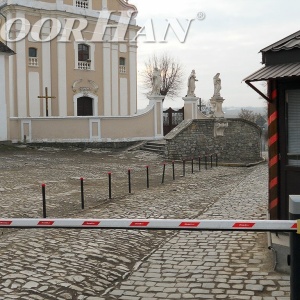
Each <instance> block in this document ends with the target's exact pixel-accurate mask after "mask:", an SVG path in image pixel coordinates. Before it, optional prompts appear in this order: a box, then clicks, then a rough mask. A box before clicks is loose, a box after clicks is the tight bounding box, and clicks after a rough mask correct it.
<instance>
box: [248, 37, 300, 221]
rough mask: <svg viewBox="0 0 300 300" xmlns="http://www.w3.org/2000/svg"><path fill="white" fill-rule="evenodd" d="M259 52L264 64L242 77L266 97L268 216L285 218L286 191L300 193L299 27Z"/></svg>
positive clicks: (287, 216) (287, 214) (286, 216)
mask: <svg viewBox="0 0 300 300" xmlns="http://www.w3.org/2000/svg"><path fill="white" fill-rule="evenodd" d="M261 53H262V61H263V64H265V67H263V68H262V69H260V70H258V71H257V72H255V73H254V74H252V75H250V76H248V77H247V78H246V79H244V81H245V82H246V83H247V84H248V85H249V86H250V87H251V88H253V89H254V90H255V91H256V92H257V93H259V94H260V95H261V96H262V97H263V98H265V99H266V100H267V101H268V127H269V212H270V218H271V220H288V219H289V213H288V212H289V207H288V206H289V195H300V31H298V32H296V33H294V34H292V35H290V36H288V37H286V38H284V39H282V40H280V41H278V42H276V43H274V44H272V45H270V46H268V47H266V48H264V49H262V50H261ZM258 81H266V82H267V85H268V94H267V95H265V94H264V93H263V92H262V91H261V90H260V89H259V88H257V86H255V84H253V83H254V82H258Z"/></svg>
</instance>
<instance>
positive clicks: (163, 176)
mask: <svg viewBox="0 0 300 300" xmlns="http://www.w3.org/2000/svg"><path fill="white" fill-rule="evenodd" d="M165 172H166V164H165V163H164V167H163V175H162V179H161V184H164V182H165Z"/></svg>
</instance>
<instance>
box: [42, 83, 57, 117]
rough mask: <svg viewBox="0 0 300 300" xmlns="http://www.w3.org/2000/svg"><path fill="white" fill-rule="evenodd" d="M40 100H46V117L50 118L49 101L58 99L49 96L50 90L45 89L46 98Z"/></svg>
mask: <svg viewBox="0 0 300 300" xmlns="http://www.w3.org/2000/svg"><path fill="white" fill-rule="evenodd" d="M38 98H39V99H46V117H48V116H49V112H48V111H49V106H48V100H49V99H56V97H52V96H48V88H47V87H46V88H45V96H38Z"/></svg>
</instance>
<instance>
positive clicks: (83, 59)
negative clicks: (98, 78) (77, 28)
mask: <svg viewBox="0 0 300 300" xmlns="http://www.w3.org/2000/svg"><path fill="white" fill-rule="evenodd" d="M78 69H80V70H90V69H91V59H90V46H89V45H86V44H79V45H78Z"/></svg>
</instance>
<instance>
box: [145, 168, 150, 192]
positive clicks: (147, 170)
mask: <svg viewBox="0 0 300 300" xmlns="http://www.w3.org/2000/svg"><path fill="white" fill-rule="evenodd" d="M146 172H147V189H149V187H150V182H149V166H146Z"/></svg>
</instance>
